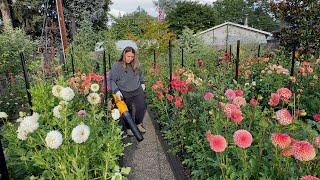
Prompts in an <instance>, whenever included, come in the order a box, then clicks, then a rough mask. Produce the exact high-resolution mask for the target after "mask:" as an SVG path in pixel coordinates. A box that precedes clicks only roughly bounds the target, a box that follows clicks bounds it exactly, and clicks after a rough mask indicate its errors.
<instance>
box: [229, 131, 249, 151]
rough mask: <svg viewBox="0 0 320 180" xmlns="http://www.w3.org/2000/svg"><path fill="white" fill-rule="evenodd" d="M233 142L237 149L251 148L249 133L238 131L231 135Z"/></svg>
mask: <svg viewBox="0 0 320 180" xmlns="http://www.w3.org/2000/svg"><path fill="white" fill-rule="evenodd" d="M233 140H234V142H235V144H236V145H237V146H238V147H240V148H248V147H250V146H251V143H252V141H253V138H252V135H251V133H250V132H248V131H246V130H244V129H240V130H237V131H236V132H235V133H234V134H233Z"/></svg>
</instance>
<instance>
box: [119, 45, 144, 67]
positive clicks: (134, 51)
mask: <svg viewBox="0 0 320 180" xmlns="http://www.w3.org/2000/svg"><path fill="white" fill-rule="evenodd" d="M128 52H132V53H133V54H134V59H133V61H132V62H131V63H130V64H131V66H132V69H133V71H134V72H136V70H139V68H140V63H139V59H138V56H137V53H136V50H134V48H132V47H130V46H127V47H126V48H124V49H123V51H122V53H121V56H120V59H119V60H118V61H119V62H120V63H122V66H123V67H124V68H126V67H127V64H126V61H125V59H124V58H125V54H126V53H128Z"/></svg>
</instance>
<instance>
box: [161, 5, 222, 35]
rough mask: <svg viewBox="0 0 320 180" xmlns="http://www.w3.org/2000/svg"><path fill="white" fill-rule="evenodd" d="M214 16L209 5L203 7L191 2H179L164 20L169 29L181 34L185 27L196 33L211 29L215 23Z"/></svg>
mask: <svg viewBox="0 0 320 180" xmlns="http://www.w3.org/2000/svg"><path fill="white" fill-rule="evenodd" d="M216 17H217V16H216V14H215V12H214V11H213V9H212V8H211V7H210V6H209V5H203V4H200V3H198V2H193V1H181V2H178V3H177V4H176V7H175V8H174V9H172V10H171V11H169V13H168V14H167V17H166V20H168V22H169V24H170V26H169V28H170V29H171V30H173V31H175V32H176V34H181V32H182V30H183V29H184V28H185V27H188V28H190V29H191V30H193V31H195V32H197V31H201V30H205V29H207V28H210V27H213V26H214V25H215V22H216Z"/></svg>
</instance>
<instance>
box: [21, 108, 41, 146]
mask: <svg viewBox="0 0 320 180" xmlns="http://www.w3.org/2000/svg"><path fill="white" fill-rule="evenodd" d="M38 119H39V114H38V113H36V112H34V113H33V114H32V116H26V117H24V118H23V120H22V121H21V122H20V125H19V127H18V130H17V133H18V135H17V136H18V139H20V140H26V139H27V135H28V134H29V133H33V132H34V131H35V130H37V129H38V128H39V122H38Z"/></svg>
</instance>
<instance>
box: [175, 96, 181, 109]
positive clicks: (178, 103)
mask: <svg viewBox="0 0 320 180" xmlns="http://www.w3.org/2000/svg"><path fill="white" fill-rule="evenodd" d="M174 106H175V107H176V108H179V107H182V98H181V97H180V96H177V97H176V100H175V102H174Z"/></svg>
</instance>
